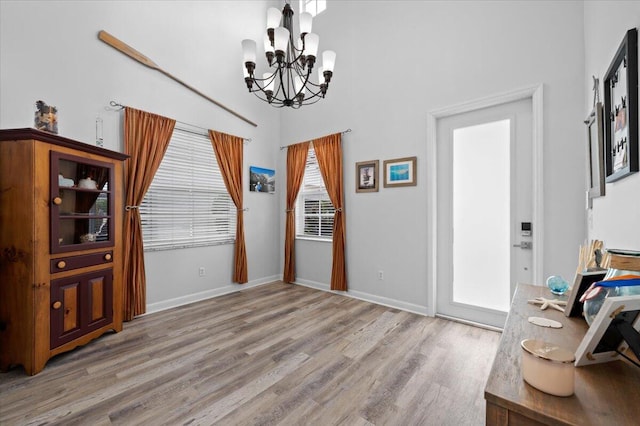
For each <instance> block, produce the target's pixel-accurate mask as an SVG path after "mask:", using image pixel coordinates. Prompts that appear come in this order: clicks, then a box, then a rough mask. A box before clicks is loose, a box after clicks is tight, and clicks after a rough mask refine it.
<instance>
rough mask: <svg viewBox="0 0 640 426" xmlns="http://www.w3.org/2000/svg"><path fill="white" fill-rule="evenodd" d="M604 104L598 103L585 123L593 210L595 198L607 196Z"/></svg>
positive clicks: (589, 203)
mask: <svg viewBox="0 0 640 426" xmlns="http://www.w3.org/2000/svg"><path fill="white" fill-rule="evenodd" d="M602 119H603V107H602V103H601V102H598V103H596V105H595V106H594V107H593V110H592V111H591V114H589V117H587V119H586V120H585V121H584V122H585V124H586V125H587V152H588V155H587V161H588V162H589V163H588V166H587V171H588V174H587V179H588V189H587V197H588V198H587V201H588V204H587V207H588V208H591V206H592V201H591V200H593V199H594V198H597V197H602V196H604V195H605V188H606V184H605V176H604V172H605V170H604V123H603V121H602Z"/></svg>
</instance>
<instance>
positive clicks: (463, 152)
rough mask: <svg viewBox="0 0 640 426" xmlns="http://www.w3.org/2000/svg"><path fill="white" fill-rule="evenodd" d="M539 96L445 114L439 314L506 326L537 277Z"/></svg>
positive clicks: (440, 124)
mask: <svg viewBox="0 0 640 426" xmlns="http://www.w3.org/2000/svg"><path fill="white" fill-rule="evenodd" d="M532 128H533V127H532V99H531V98H526V99H521V100H517V101H512V102H508V103H503V104H499V105H497V106H491V107H487V108H481V109H478V110H474V111H471V112H464V113H460V114H455V115H451V116H447V117H443V118H441V119H439V120H438V121H437V136H436V152H437V172H436V173H437V248H436V250H437V259H438V268H437V284H436V295H437V297H436V314H439V315H442V316H446V317H453V318H458V319H461V320H465V321H470V322H474V323H479V324H485V325H489V326H493V327H499V328H502V327H503V326H504V322H505V320H506V315H507V312H508V310H509V305H510V302H511V297H512V295H513V291H514V290H515V286H516V283H518V282H523V283H532V282H533V280H532V267H533V265H532V263H533V251H532V247H533V244H535V243H536V242H535V241H533V233H532V232H531V231H532V228H533V227H535V226H536V224H535V223H533V166H532V164H533V162H532V156H533V149H532V140H533V138H532V133H533V131H532Z"/></svg>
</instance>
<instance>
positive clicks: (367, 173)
mask: <svg viewBox="0 0 640 426" xmlns="http://www.w3.org/2000/svg"><path fill="white" fill-rule="evenodd" d="M379 164H380V161H379V160H372V161H361V162H359V163H356V192H378V180H379V179H378V165H379Z"/></svg>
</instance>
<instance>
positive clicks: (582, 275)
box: [564, 269, 607, 317]
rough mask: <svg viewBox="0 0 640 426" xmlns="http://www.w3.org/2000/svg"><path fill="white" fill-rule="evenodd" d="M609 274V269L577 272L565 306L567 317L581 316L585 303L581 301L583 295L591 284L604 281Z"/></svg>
mask: <svg viewBox="0 0 640 426" xmlns="http://www.w3.org/2000/svg"><path fill="white" fill-rule="evenodd" d="M605 275H607V269H602V270H598V271H584V272H577V273H576V276H575V278H574V280H573V286H572V287H571V291H570V292H569V297H568V298H567V305H566V306H565V308H564V315H565V316H567V317H581V316H582V307H583V305H584V304H583V303H582V302H581V301H580V298H581V297H582V295H583V294H584V293H585V291H587V290H588V289H589V287H590V286H591V284H593V283H596V282H598V281H602V280H603V279H604V277H605Z"/></svg>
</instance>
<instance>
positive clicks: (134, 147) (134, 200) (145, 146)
mask: <svg viewBox="0 0 640 426" xmlns="http://www.w3.org/2000/svg"><path fill="white" fill-rule="evenodd" d="M175 124H176V121H175V120H172V119H170V118H166V117H162V116H160V115H156V114H151V113H149V112H145V111H139V110H136V109H133V108H129V107H125V111H124V152H125V154H127V155H129V159H128V160H126V161H125V172H124V184H125V191H126V198H125V206H127V207H126V208H125V213H124V216H125V219H124V320H125V321H130V320H132V319H133V318H134V317H135V316H136V315H141V314H144V313H145V311H146V292H147V283H146V277H145V270H144V247H143V244H142V226H141V224H140V213H139V212H138V206H139V205H140V203H142V199H143V198H144V194H145V193H146V192H147V190H148V189H149V185H151V181H152V180H153V176H154V175H155V174H156V171H157V170H158V167H159V166H160V162H161V161H162V157H164V153H165V152H166V151H167V147H168V146H169V141H170V140H171V134H172V133H173V128H174V126H175Z"/></svg>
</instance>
